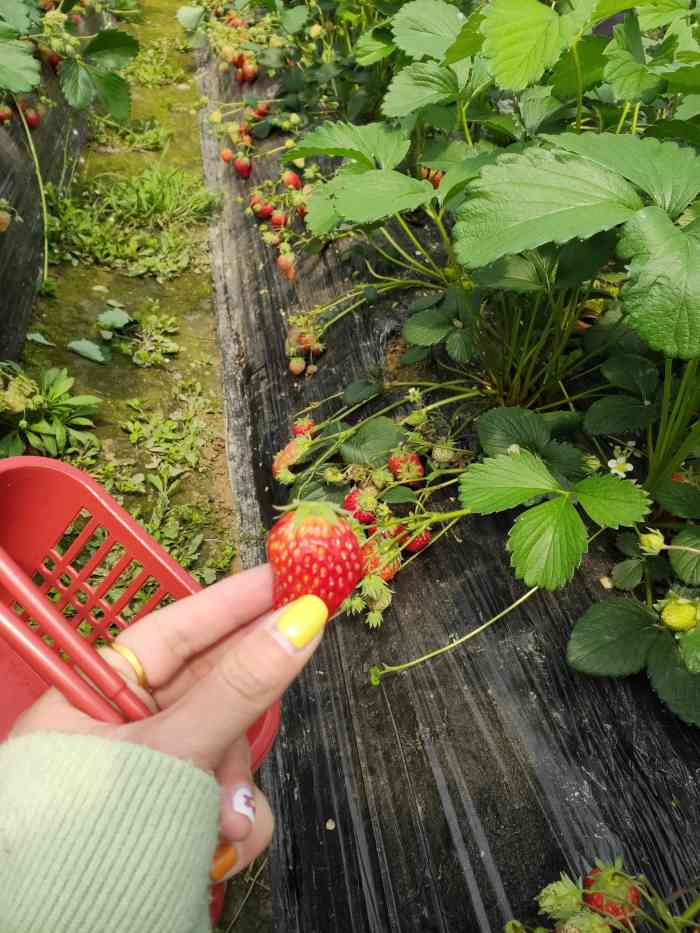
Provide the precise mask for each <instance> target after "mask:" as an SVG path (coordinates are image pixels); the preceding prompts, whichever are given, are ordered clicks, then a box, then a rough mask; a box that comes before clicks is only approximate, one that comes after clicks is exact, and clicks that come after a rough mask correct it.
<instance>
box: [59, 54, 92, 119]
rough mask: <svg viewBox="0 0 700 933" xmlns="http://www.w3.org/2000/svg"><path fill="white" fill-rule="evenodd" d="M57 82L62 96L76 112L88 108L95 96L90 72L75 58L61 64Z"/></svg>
mask: <svg viewBox="0 0 700 933" xmlns="http://www.w3.org/2000/svg"><path fill="white" fill-rule="evenodd" d="M59 81H60V84H61V90H62V91H63V96H64V97H65V98H66V100H67V102H68V103H69V104H70V106H71V107H75V109H76V110H84V109H85V108H86V107H89V106H90V104H91V103H92V102H93V101H94V100H95V97H96V96H97V89H96V87H95V82H94V81H93V80H92V75H91V74H90V71H89V70H88V69H87V68H86V67H85V65H83V64H81V62H80V61H78V59H77V58H70V59H68V61H66V62H64V63H63V64H62V66H61V71H60V74H59Z"/></svg>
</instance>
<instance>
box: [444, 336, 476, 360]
mask: <svg viewBox="0 0 700 933" xmlns="http://www.w3.org/2000/svg"><path fill="white" fill-rule="evenodd" d="M445 349H446V350H447V354H448V356H449V357H450V358H451V359H453V360H454V361H455V363H460V364H462V365H464V364H465V363H468V362H469V361H470V360H471V359H473V357H474V355H475V353H476V346H475V344H474V338H473V336H472V333H471V330H466V329H461V330H460V329H459V328H456V329H455V330H453V331H451V332H450V333H449V334H448V335H447V340H446V341H445Z"/></svg>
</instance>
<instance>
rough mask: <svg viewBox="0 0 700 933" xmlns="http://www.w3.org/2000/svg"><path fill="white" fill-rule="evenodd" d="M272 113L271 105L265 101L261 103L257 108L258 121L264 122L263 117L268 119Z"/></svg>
mask: <svg viewBox="0 0 700 933" xmlns="http://www.w3.org/2000/svg"><path fill="white" fill-rule="evenodd" d="M269 112H270V105H269V104H268V103H266V102H265V101H262V100H261V101H259V102H258V105H257V107H256V108H255V116H256V117H257V118H258V120H262V119H263V117H266V116H267V115H268V113H269Z"/></svg>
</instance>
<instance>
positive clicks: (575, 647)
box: [566, 561, 661, 677]
mask: <svg viewBox="0 0 700 933" xmlns="http://www.w3.org/2000/svg"><path fill="white" fill-rule="evenodd" d="M625 563H628V562H627V561H626V562H625ZM660 634H661V632H660V630H659V628H658V617H657V616H656V615H655V614H654V613H653V612H650V611H649V610H648V609H646V608H645V607H644V606H643V605H642V604H641V603H639V602H637V601H636V600H633V599H625V598H623V597H620V596H617V597H613V598H612V599H606V600H603V601H602V602H599V603H594V604H593V605H592V606H591V607H590V609H588V610H587V611H586V612H585V613H584V614H583V615H582V616H581V618H580V619H578V621H577V622H576V624H575V625H574V628H573V630H572V632H571V637H570V638H569V644H568V646H567V649H566V659H567V661H568V662H569V664H570V665H571V666H572V667H573V668H574V669H575V670H577V671H580V672H581V673H582V674H592V675H594V676H596V677H627V676H628V675H629V674H637V673H639V671H641V670H643V668H644V666H645V665H646V663H647V658H648V656H649V652H650V650H651V648H652V646H653V645H654V643H655V642H656V640H657V639H658V638H659V636H660Z"/></svg>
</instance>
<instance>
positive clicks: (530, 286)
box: [473, 252, 548, 292]
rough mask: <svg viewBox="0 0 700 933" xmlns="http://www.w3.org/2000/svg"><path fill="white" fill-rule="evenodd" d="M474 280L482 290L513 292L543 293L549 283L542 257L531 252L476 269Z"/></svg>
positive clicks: (507, 257)
mask: <svg viewBox="0 0 700 933" xmlns="http://www.w3.org/2000/svg"><path fill="white" fill-rule="evenodd" d="M538 260H539V261H538ZM473 278H474V281H475V283H476V284H477V285H478V286H479V287H480V288H492V289H508V290H509V291H513V292H541V291H542V290H543V289H544V288H546V287H547V283H548V276H547V269H546V267H545V264H544V262H543V261H542V257H538V256H536V254H535V253H530V252H528V253H523V254H516V255H514V256H503V258H502V259H499V260H497V262H494V263H491V265H489V266H484V267H483V268H481V269H475V270H474V275H473Z"/></svg>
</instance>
